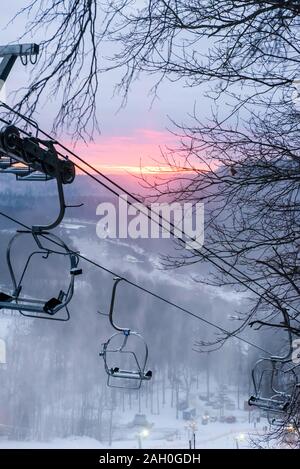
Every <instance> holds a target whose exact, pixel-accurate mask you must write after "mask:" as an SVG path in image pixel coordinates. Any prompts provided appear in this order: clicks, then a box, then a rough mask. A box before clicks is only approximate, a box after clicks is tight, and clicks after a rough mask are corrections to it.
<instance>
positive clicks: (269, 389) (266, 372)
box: [248, 357, 298, 414]
mask: <svg viewBox="0 0 300 469" xmlns="http://www.w3.org/2000/svg"><path fill="white" fill-rule="evenodd" d="M280 358H283V357H270V358H262V359H260V360H258V361H257V362H256V364H255V366H254V368H253V370H252V382H253V388H254V394H253V395H252V396H251V397H250V399H249V401H248V403H249V405H250V406H256V407H258V408H259V409H261V410H264V411H266V412H267V413H269V412H270V413H271V414H285V413H287V412H288V410H289V407H290V404H291V401H292V398H293V395H294V393H295V390H296V386H297V382H298V379H297V375H296V373H295V372H294V370H293V369H291V368H290V369H289V368H287V367H286V365H287V362H286V361H283V360H280Z"/></svg>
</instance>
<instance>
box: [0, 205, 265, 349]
mask: <svg viewBox="0 0 300 469" xmlns="http://www.w3.org/2000/svg"><path fill="white" fill-rule="evenodd" d="M0 215H1V216H2V217H4V218H6V219H8V220H10V221H12V222H13V223H15V224H17V225H19V226H20V227H22V228H24V229H26V230H30V227H29V226H27V225H25V224H24V223H22V222H20V221H19V220H16V219H15V218H13V217H11V216H10V215H8V214H6V213H4V212H2V211H0ZM41 237H43V238H44V239H46V240H47V241H50V242H52V243H54V244H56V242H55V241H54V240H52V239H50V238H48V237H47V235H44V234H43V235H41ZM70 252H71V253H72V252H73V253H74V254H76V255H77V256H78V257H79V258H81V259H82V260H84V261H86V262H88V263H89V264H91V265H93V266H94V267H97V268H99V269H101V270H103V271H104V272H106V273H108V274H110V275H113V276H114V277H122V279H123V280H125V282H126V283H128V285H131V286H133V287H135V288H137V289H138V290H141V291H143V292H144V293H147V294H149V295H151V296H152V297H154V298H156V299H158V300H160V301H163V302H164V303H166V304H168V305H169V306H172V307H174V308H176V309H178V310H180V311H182V312H183V313H185V314H187V315H189V316H191V317H193V318H195V319H198V320H199V321H201V322H203V323H205V324H207V325H208V326H211V327H213V328H215V329H218V330H219V331H220V332H222V333H224V334H226V335H227V336H228V337H231V336H232V337H235V338H236V339H238V340H240V341H242V342H244V343H245V344H247V345H250V346H251V347H254V348H256V349H257V350H260V351H261V352H264V353H267V354H268V355H272V354H271V352H269V351H267V350H265V349H264V348H262V347H260V346H259V345H256V344H254V343H253V342H250V341H249V340H247V339H244V338H243V337H240V336H237V335H235V333H234V332H230V331H228V330H226V329H224V328H223V327H221V326H219V325H218V324H216V323H214V322H212V321H209V320H208V319H205V318H204V317H202V316H200V315H198V314H196V313H193V312H192V311H190V310H188V309H186V308H184V307H182V306H180V305H178V304H177V303H174V302H173V301H171V300H168V299H167V298H164V297H163V296H161V295H159V294H158V293H155V292H153V291H151V290H149V289H148V288H146V287H143V286H142V285H139V284H138V283H136V282H134V281H132V280H130V279H128V278H124V277H123V276H121V275H119V274H117V273H116V272H114V271H112V270H111V269H108V268H107V267H105V266H103V265H101V264H100V263H98V262H96V261H94V260H93V259H90V258H88V257H86V256H84V255H82V254H80V253H78V252H76V251H73V250H72V249H70Z"/></svg>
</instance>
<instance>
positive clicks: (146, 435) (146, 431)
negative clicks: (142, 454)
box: [137, 428, 150, 449]
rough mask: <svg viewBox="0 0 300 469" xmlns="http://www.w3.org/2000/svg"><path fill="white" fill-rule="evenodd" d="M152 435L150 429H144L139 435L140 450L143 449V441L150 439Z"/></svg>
mask: <svg viewBox="0 0 300 469" xmlns="http://www.w3.org/2000/svg"><path fill="white" fill-rule="evenodd" d="M149 435H150V432H149V430H148V428H143V429H142V430H141V431H140V432H139V433H138V434H137V440H138V445H139V449H142V440H143V439H145V438H148V436H149Z"/></svg>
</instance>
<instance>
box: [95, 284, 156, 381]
mask: <svg viewBox="0 0 300 469" xmlns="http://www.w3.org/2000/svg"><path fill="white" fill-rule="evenodd" d="M121 280H123V279H122V278H119V277H117V278H115V279H114V285H113V290H112V297H111V304H110V311H109V320H110V323H111V325H112V327H113V328H114V329H115V330H116V331H117V333H115V334H113V335H112V336H111V337H110V338H109V339H108V341H107V342H105V343H104V344H103V345H102V351H101V352H100V356H101V357H103V360H104V366H105V371H106V373H107V376H108V379H107V385H108V386H109V387H116V388H127V389H139V388H140V387H141V385H142V382H143V381H149V380H150V379H151V378H152V371H150V370H146V366H147V361H148V346H147V343H146V342H145V340H144V338H143V337H142V336H141V335H140V334H138V333H137V332H134V331H131V330H130V329H128V328H124V327H120V326H117V325H116V323H115V322H114V319H113V314H114V304H115V297H116V290H117V286H118V284H119V282H120V281H121ZM119 339H120V340H121V343H120V344H119V345H115V343H116V342H117V341H118V340H119ZM138 342H139V343H140V345H141V346H142V348H143V355H142V356H141V357H138V354H137V352H136V351H135V349H133V348H132V346H133V345H134V343H135V347H136V346H137V344H138ZM112 357H113V358H114V359H116V360H117V361H118V360H120V361H122V359H124V358H127V359H129V360H131V362H132V364H133V365H132V366H133V367H134V368H133V369H127V368H125V367H124V368H121V367H120V366H111V363H110V362H111V361H112ZM128 380H130V381H131V384H130V385H129V384H128Z"/></svg>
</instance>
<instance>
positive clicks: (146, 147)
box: [76, 129, 201, 175]
mask: <svg viewBox="0 0 300 469" xmlns="http://www.w3.org/2000/svg"><path fill="white" fill-rule="evenodd" d="M177 145H178V141H177V138H176V136H174V135H172V134H171V133H170V132H167V131H157V130H153V129H136V130H135V131H134V132H132V133H131V134H129V135H113V136H112V135H109V136H100V137H98V139H97V141H96V142H90V143H88V144H87V145H86V144H84V143H81V142H79V143H78V144H77V145H76V152H77V153H78V154H79V155H80V156H81V157H82V158H83V159H84V160H86V161H87V162H88V163H89V164H91V165H93V166H94V167H95V168H96V169H97V170H98V171H101V172H103V173H111V174H124V173H125V174H127V175H130V174H132V175H136V174H141V173H142V174H148V175H149V174H153V175H158V174H162V173H163V174H166V173H168V174H178V173H187V172H194V171H195V170H194V169H193V168H180V167H178V168H176V167H175V165H174V167H170V166H168V165H167V163H166V162H165V161H164V159H163V156H162V152H163V151H164V150H166V151H168V149H170V148H176V146H177ZM198 170H199V171H201V168H199V169H198ZM79 173H80V171H79Z"/></svg>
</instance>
